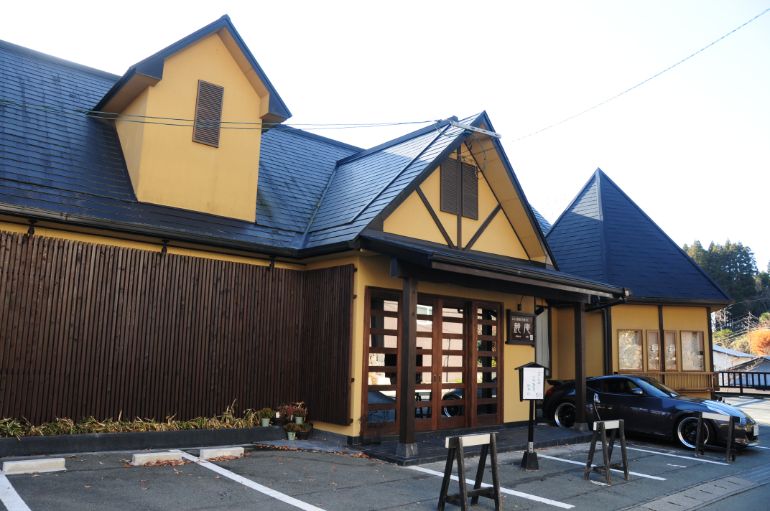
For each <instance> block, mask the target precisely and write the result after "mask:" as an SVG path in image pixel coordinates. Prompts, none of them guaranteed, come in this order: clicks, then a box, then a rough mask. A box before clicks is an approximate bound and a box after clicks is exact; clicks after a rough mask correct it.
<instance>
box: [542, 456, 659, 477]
mask: <svg viewBox="0 0 770 511" xmlns="http://www.w3.org/2000/svg"><path fill="white" fill-rule="evenodd" d="M538 456H539V457H540V458H545V459H548V460H554V461H563V462H564V463H572V464H573V465H580V466H581V467H585V466H586V464H585V463H582V462H580V461H575V460H568V459H564V458H557V457H556V456H547V455H545V454H538ZM592 466H593V467H595V466H596V465H592ZM610 471H612V472H620V473H621V474H622V473H623V471H622V470H620V469H617V468H611V469H610ZM628 473H629V474H630V475H632V476H636V477H643V478H645V479H652V480H655V481H665V480H666V478H664V477H658V476H651V475H648V474H642V473H641V472H631V471H630V470H629V471H628Z"/></svg>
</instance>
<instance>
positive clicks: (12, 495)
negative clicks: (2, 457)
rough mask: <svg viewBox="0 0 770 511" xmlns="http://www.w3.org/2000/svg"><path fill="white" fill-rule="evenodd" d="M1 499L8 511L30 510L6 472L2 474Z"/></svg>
mask: <svg viewBox="0 0 770 511" xmlns="http://www.w3.org/2000/svg"><path fill="white" fill-rule="evenodd" d="M0 501H2V503H3V505H4V506H5V508H6V509H7V510H8V511H30V509H29V506H27V504H26V503H25V502H24V501H23V500H21V496H19V494H18V493H16V490H14V489H13V485H11V482H10V481H9V480H8V478H7V477H5V474H0Z"/></svg>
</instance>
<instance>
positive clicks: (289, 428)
mask: <svg viewBox="0 0 770 511" xmlns="http://www.w3.org/2000/svg"><path fill="white" fill-rule="evenodd" d="M283 429H284V431H286V438H288V439H289V440H294V439H295V438H296V437H297V432H298V431H300V430H301V429H302V426H301V425H299V424H295V423H293V422H289V423H287V424H286V425H285V426H284V427H283Z"/></svg>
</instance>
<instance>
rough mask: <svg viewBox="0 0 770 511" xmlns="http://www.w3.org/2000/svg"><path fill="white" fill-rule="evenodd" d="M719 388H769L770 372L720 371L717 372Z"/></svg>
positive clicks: (741, 391)
mask: <svg viewBox="0 0 770 511" xmlns="http://www.w3.org/2000/svg"><path fill="white" fill-rule="evenodd" d="M717 375H718V377H719V380H718V383H719V387H720V388H723V389H724V388H727V389H739V391H740V393H741V394H743V391H744V390H770V373H752V372H743V371H721V372H719V373H717Z"/></svg>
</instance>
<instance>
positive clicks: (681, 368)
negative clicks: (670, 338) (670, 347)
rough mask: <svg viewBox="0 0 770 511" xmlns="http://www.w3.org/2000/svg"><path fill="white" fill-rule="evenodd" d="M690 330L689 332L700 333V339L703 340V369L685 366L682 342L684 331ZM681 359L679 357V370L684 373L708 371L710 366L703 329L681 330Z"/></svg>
mask: <svg viewBox="0 0 770 511" xmlns="http://www.w3.org/2000/svg"><path fill="white" fill-rule="evenodd" d="M684 332H688V333H694V334H700V340H701V348H702V351H701V353H703V355H701V356H702V357H703V367H702V368H701V369H685V368H684V349H683V344H682V333H684ZM678 333H679V342H678V344H679V346H678V348H679V359H677V364H678V366H679V370H680V371H681V372H683V373H702V372H705V371H708V369H706V368H707V367H708V364H707V363H706V360H707V357H706V349H707V348H706V335H705V332H704V331H703V330H679V332H678Z"/></svg>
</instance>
